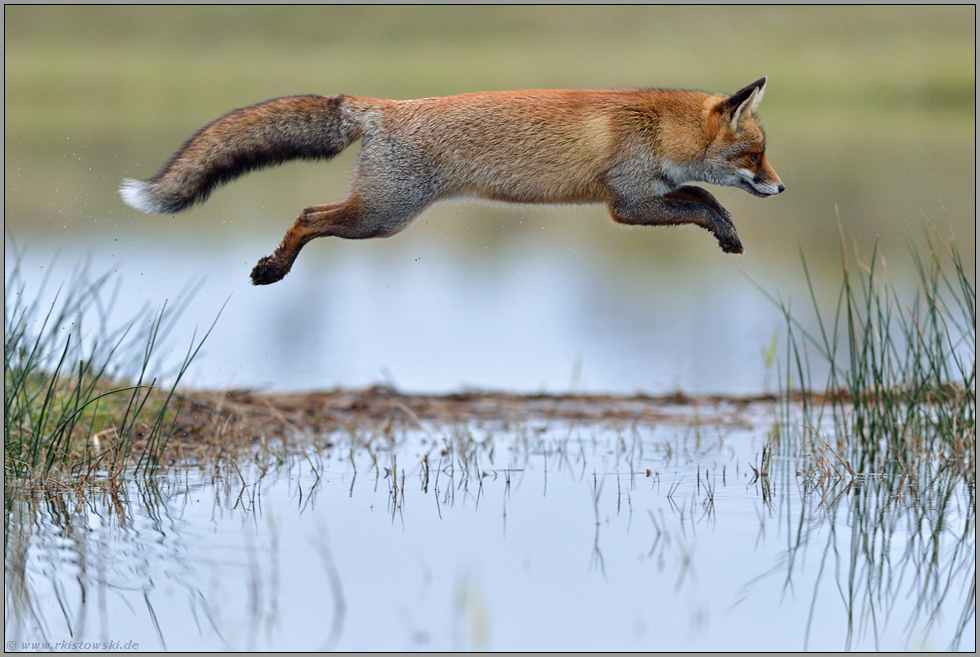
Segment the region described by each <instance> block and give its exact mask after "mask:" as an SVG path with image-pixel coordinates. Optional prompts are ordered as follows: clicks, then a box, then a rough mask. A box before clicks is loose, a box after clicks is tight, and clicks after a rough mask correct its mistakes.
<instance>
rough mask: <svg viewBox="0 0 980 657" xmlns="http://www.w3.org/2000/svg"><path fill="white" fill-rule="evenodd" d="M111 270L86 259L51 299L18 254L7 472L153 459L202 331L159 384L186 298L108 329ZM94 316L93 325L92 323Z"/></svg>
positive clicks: (8, 371)
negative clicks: (168, 380)
mask: <svg viewBox="0 0 980 657" xmlns="http://www.w3.org/2000/svg"><path fill="white" fill-rule="evenodd" d="M110 279H111V276H110V274H104V275H102V276H101V277H98V278H95V279H94V280H93V279H92V278H91V277H90V276H89V275H88V270H87V267H79V268H77V269H76V271H75V274H74V275H73V276H72V283H71V284H69V285H68V286H62V287H61V288H59V290H58V292H57V294H56V295H55V299H54V301H53V302H52V303H51V305H50V307H44V306H42V304H41V302H40V300H39V298H40V297H41V296H42V294H43V290H44V287H45V284H46V283H47V281H45V283H42V285H41V289H40V290H38V291H36V292H35V293H32V294H28V293H27V291H26V290H27V288H26V285H25V281H24V280H23V276H22V274H21V271H20V266H19V263H18V264H15V265H14V268H13V270H12V272H11V273H10V275H9V276H8V277H7V280H6V281H5V285H4V362H3V374H4V381H3V386H4V409H3V410H4V418H3V430H4V478H5V481H7V482H10V481H12V480H31V481H35V480H44V481H50V482H79V481H84V480H88V479H91V478H93V477H95V478H108V479H111V480H115V479H117V478H118V477H119V476H120V475H122V474H123V472H124V471H125V470H127V469H129V468H134V474H138V473H139V472H144V473H146V472H150V471H152V470H153V469H154V468H155V467H156V465H157V463H158V461H159V457H160V455H161V454H162V452H163V450H164V448H165V447H166V443H167V440H168V438H169V437H170V435H171V433H172V431H173V427H174V422H175V420H176V416H177V408H176V407H177V406H179V404H174V403H173V402H174V389H175V387H176V385H177V383H178V382H179V381H180V379H181V377H182V376H183V375H184V373H185V372H186V370H187V367H188V366H189V364H190V362H191V360H192V359H193V358H194V356H195V355H196V354H197V352H198V350H199V349H200V347H201V344H202V343H203V339H202V341H201V342H199V343H197V345H196V347H195V345H194V342H193V341H192V343H191V347H190V349H189V350H188V353H187V355H186V357H185V358H184V360H183V362H182V364H181V365H180V367H179V368H178V369H177V371H176V373H175V375H174V376H173V383H172V385H171V386H170V387H169V389H162V388H161V387H160V384H159V382H160V379H161V375H160V374H159V373H158V371H159V370H160V368H161V363H160V362H159V359H158V358H157V357H156V351H157V350H158V346H159V345H160V343H161V342H162V341H163V340H164V339H165V337H166V335H167V334H168V333H169V331H170V330H171V329H172V328H173V326H174V323H175V321H176V319H177V317H178V316H179V315H180V313H181V311H182V307H180V306H178V307H176V308H167V307H166V304H164V306H163V307H162V308H161V309H160V310H159V311H156V312H154V311H152V310H151V309H150V308H149V307H144V308H143V309H142V310H140V311H139V312H138V313H136V315H135V316H134V317H133V318H132V319H131V320H130V321H129V322H127V323H125V324H124V325H123V326H122V327H120V328H117V329H110V328H109V327H108V326H107V324H106V318H107V317H108V316H109V315H110V314H111V311H112V309H113V305H114V300H115V298H116V294H115V293H114V292H113V293H111V294H108V296H107V293H110V292H112V291H111V290H110V289H109V288H110V286H109V283H110ZM117 283H118V281H117ZM116 290H118V287H117V288H116ZM189 292H190V294H188V295H184V297H185V299H188V298H190V297H191V296H192V295H193V290H189ZM90 323H95V324H96V327H95V328H94V330H91V331H89V330H87V329H88V326H89V324H90ZM205 337H206V336H205Z"/></svg>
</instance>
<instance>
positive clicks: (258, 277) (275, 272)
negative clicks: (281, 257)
mask: <svg viewBox="0 0 980 657" xmlns="http://www.w3.org/2000/svg"><path fill="white" fill-rule="evenodd" d="M288 273H289V267H283V266H282V265H281V264H280V263H279V262H278V261H276V260H274V259H273V258H272V257H271V256H266V257H264V258H262V259H261V260H259V262H258V264H257V265H255V267H254V268H253V269H252V285H269V284H270V283H275V282H277V281H281V280H282V278H283V276H285V275H286V274H288Z"/></svg>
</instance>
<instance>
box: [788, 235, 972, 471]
mask: <svg viewBox="0 0 980 657" xmlns="http://www.w3.org/2000/svg"><path fill="white" fill-rule="evenodd" d="M907 243H908V245H909V251H910V253H911V256H912V260H913V262H914V265H915V273H916V277H915V279H916V280H915V290H914V292H912V293H911V294H906V295H905V296H903V295H902V294H900V293H899V291H898V289H897V288H896V286H895V284H894V282H893V281H892V279H891V277H890V275H889V272H888V269H887V266H886V262H885V259H884V257H882V256H881V255H880V254H879V253H878V248H877V245H875V247H874V248H873V249H872V251H871V255H870V257H864V256H862V254H861V253H860V252H859V251H858V250H857V248H855V254H854V258H853V261H852V259H851V258H849V257H848V254H847V250H846V245H845V242H844V238H843V233H842V238H841V245H842V249H841V252H842V274H843V276H842V281H841V285H840V291H839V293H838V296H837V304H836V307H835V309H834V311H833V313H832V314H831V313H828V312H827V311H826V310H824V309H821V307H820V304H819V303H818V302H817V295H816V294H815V292H814V288H813V282H812V280H811V278H810V272H809V269H808V267H807V264H806V257H805V256H804V255H803V254H802V251H801V260H802V263H803V270H804V273H805V275H806V280H807V285H808V288H809V292H810V300H811V302H812V304H813V308H814V310H815V311H816V318H817V322H816V323H817V327H816V330H811V329H808V328H807V327H805V326H804V325H803V324H802V323H801V322H800V321H799V320H798V319H797V317H795V316H794V315H793V313H792V312H791V309H790V308H789V306H788V305H787V304H784V303H782V302H778V301H777V302H776V303H778V304H779V305H780V307H781V308H782V310H783V313H784V315H785V317H786V322H787V329H788V330H787V345H786V356H787V358H786V370H785V379H784V380H783V381H781V385H780V389H781V391H782V393H783V394H782V399H783V403H784V410H785V414H784V416H785V417H788V408H789V398H790V395H789V394H788V393H789V391H790V390H791V389H792V388H794V387H796V388H799V389H800V390H801V391H802V398H803V414H804V419H803V423H804V426H805V427H809V428H811V429H816V428H818V427H820V426H822V425H821V422H822V421H823V419H824V417H825V413H827V412H829V415H830V417H831V418H832V420H833V423H834V428H835V431H834V433H835V439H836V442H837V453H839V454H842V455H843V454H847V455H848V458H849V459H850V461H851V463H852V465H853V467H854V470H855V471H856V472H859V473H881V472H890V473H892V474H899V473H907V472H912V471H913V470H915V469H916V468H917V467H918V466H920V465H923V464H927V463H930V464H934V465H938V466H941V467H943V468H953V469H954V470H955V471H956V472H958V473H961V474H965V475H966V476H967V477H968V478H970V480H971V482H972V481H974V480H975V473H974V471H975V460H976V383H977V381H976V300H977V296H976V289H975V282H974V281H973V280H971V277H970V274H971V271H970V270H968V269H967V267H966V265H965V264H964V262H963V259H962V256H961V254H960V252H959V249H958V248H957V245H956V242H955V239H954V238H953V237H952V235H950V237H949V238H948V239H943V238H942V237H941V236H940V235H939V234H938V232H937V231H936V230H935V229H934V228H933V227H932V225H931V224H926V235H925V247H922V248H920V247H916V246H915V245H913V244H912V242H911V241H908V242H907ZM770 299H772V297H771V296H770ZM773 300H774V301H775V299H773ZM811 357H816V358H820V359H823V360H824V361H826V363H828V364H829V374H828V378H827V382H826V386H825V390H824V393H823V394H822V395H819V394H817V393H816V392H815V390H814V387H813V386H812V385H811V371H812V368H811V360H810V359H811ZM780 378H782V375H781V377H780Z"/></svg>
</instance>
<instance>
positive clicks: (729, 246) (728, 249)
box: [717, 233, 743, 253]
mask: <svg viewBox="0 0 980 657" xmlns="http://www.w3.org/2000/svg"><path fill="white" fill-rule="evenodd" d="M717 237H718V246H720V247H721V250H722V251H724V252H725V253H742V252H743V249H742V242H741V240H739V239H738V235H736V234H735V233H732V234H730V235H719V236H717Z"/></svg>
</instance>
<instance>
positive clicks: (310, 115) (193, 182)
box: [119, 95, 362, 214]
mask: <svg viewBox="0 0 980 657" xmlns="http://www.w3.org/2000/svg"><path fill="white" fill-rule="evenodd" d="M348 98H349V97H347V96H343V95H339V96H316V95H309V96H288V97H286V98H276V99H273V100H267V101H265V102H263V103H259V104H257V105H251V106H249V107H243V108H241V109H236V110H233V111H231V112H229V113H228V114H225V115H224V116H222V117H221V118H219V119H217V120H215V121H212V122H211V123H209V124H207V125H206V126H204V127H203V128H201V129H200V130H198V131H197V132H196V133H195V134H194V135H193V136H192V137H191V138H190V139H188V140H187V141H186V142H184V144H183V145H182V146H181V147H180V148H179V149H178V150H177V152H176V153H174V154H173V155H172V156H171V157H170V160H169V161H168V162H167V163H166V164H165V165H164V166H163V168H162V169H160V171H159V172H157V174H156V175H155V176H153V177H152V178H149V179H147V180H132V179H127V180H124V181H123V184H122V187H121V188H120V190H119V194H120V195H121V196H122V198H123V200H124V201H125V202H126V203H127V204H129V205H130V206H132V207H134V208H136V209H137V210H141V211H143V212H150V213H154V214H170V213H173V212H180V211H181V210H185V209H187V208H189V207H190V206H191V205H193V204H195V203H199V202H202V201H204V200H205V199H207V197H208V196H209V195H210V194H211V192H212V191H213V190H214V188H215V187H217V186H218V185H221V184H222V183H226V182H228V181H230V180H234V179H235V178H237V177H239V176H241V175H243V174H245V173H248V172H249V171H254V170H256V169H261V168H263V167H269V166H275V165H277V164H282V163H283V162H286V161H287V160H295V159H304V160H322V159H328V158H331V157H333V156H335V155H337V154H338V153H340V152H341V151H342V150H344V149H345V148H347V147H348V146H350V145H351V144H352V143H353V142H354V141H356V140H357V139H358V138H359V137H360V136H361V125H360V118H361V116H362V111H361V109H360V108H359V107H354V106H353V105H352V104H351V103H349V102H347V101H348Z"/></svg>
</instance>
